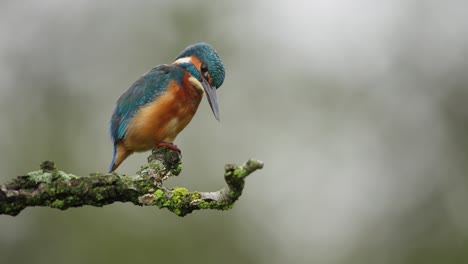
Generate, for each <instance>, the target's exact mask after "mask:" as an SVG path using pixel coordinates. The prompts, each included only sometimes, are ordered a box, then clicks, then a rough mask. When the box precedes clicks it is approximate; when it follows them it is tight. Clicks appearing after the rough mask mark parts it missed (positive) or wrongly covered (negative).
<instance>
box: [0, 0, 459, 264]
mask: <svg viewBox="0 0 468 264" xmlns="http://www.w3.org/2000/svg"><path fill="white" fill-rule="evenodd" d="M467 18H468V3H467V2H466V1H461V0H460V1H431V0H427V1H423V0H388V1H371V0H357V1H346V0H331V1H330V0H327V1H325V0H323V1H321V0H318V1H300V0H290V1H266V0H255V1H120V2H117V1H110V0H108V1H59V0H43V1H32V0H24V1H8V0H7V1H5V0H4V1H2V2H1V3H0V33H1V35H0V120H1V122H0V153H1V158H0V168H1V173H0V181H1V182H5V181H8V180H10V179H12V178H13V177H15V176H17V175H24V174H25V173H26V172H29V171H31V170H35V169H37V168H38V166H39V164H40V162H42V161H43V160H46V159H51V160H54V161H55V162H56V163H57V164H58V166H59V168H60V169H62V170H65V171H67V172H72V173H75V174H79V175H86V174H88V173H90V172H95V171H106V169H107V167H108V164H109V162H110V160H111V148H112V146H111V142H110V140H109V138H108V134H107V129H108V120H109V117H110V115H111V113H112V110H113V107H114V104H115V101H116V100H117V98H118V97H119V96H120V94H122V93H123V92H124V91H125V90H126V89H127V88H128V87H129V86H130V85H131V84H132V83H133V81H135V80H136V79H137V78H138V77H139V76H140V75H141V74H143V73H144V72H146V71H147V70H148V69H150V68H151V67H153V66H155V65H157V64H162V63H170V62H172V61H173V59H174V57H175V56H176V55H177V54H178V53H179V52H180V51H181V50H182V49H183V48H185V47H186V46H187V45H189V44H192V43H194V42H198V41H205V42H208V43H210V44H212V45H213V46H214V47H215V48H216V49H217V51H218V52H219V54H220V56H221V58H222V59H223V62H224V63H225V66H226V69H227V76H226V80H225V83H224V85H223V86H222V87H221V89H220V90H218V92H219V93H218V95H219V100H220V107H221V123H217V122H216V121H215V119H214V117H213V116H212V114H211V111H210V109H209V106H208V104H207V102H206V99H204V100H203V101H202V104H201V105H200V108H199V111H198V113H197V115H196V116H195V118H194V119H193V120H192V122H191V123H190V125H189V126H188V127H187V128H186V129H185V130H184V131H183V132H182V133H181V134H180V136H179V137H178V139H177V141H176V143H177V144H178V146H179V147H180V148H181V149H182V151H183V154H184V156H183V164H184V167H183V168H184V169H183V172H182V175H181V176H180V177H178V178H177V179H171V181H170V182H169V183H167V185H169V186H184V187H187V188H189V189H193V190H200V191H214V190H217V189H219V188H221V187H222V186H223V185H224V182H223V177H222V173H223V167H224V164H225V163H232V162H234V163H242V162H245V161H246V160H247V159H248V158H256V159H260V160H263V161H264V162H265V168H264V169H263V170H262V171H259V172H255V173H254V174H253V175H251V177H249V178H248V180H247V184H246V188H245V190H244V194H243V196H242V197H241V199H240V200H239V201H238V203H237V204H236V205H235V207H234V208H233V209H232V210H230V211H225V212H215V211H201V212H200V211H199V212H195V213H194V214H192V215H189V216H187V217H185V218H179V217H177V216H175V215H173V214H172V213H170V212H168V211H166V210H157V209H155V208H152V207H145V208H141V207H136V206H133V205H129V204H122V203H117V204H113V205H110V206H106V207H103V208H92V207H84V208H79V209H70V210H67V211H58V210H55V209H49V208H29V209H27V210H25V211H23V212H22V213H21V214H20V215H18V216H17V217H10V216H0V262H1V263H69V264H73V263H167V262H171V263H173V262H176V263H333V264H334V263H337V264H341V263H343V264H352V263H356V264H357V263H468V210H467V208H468V207H467V205H468V178H467V176H468V175H467V172H468V163H467V162H468V125H467V124H468V21H467V20H468V19H467ZM147 155H148V154H147V153H144V154H139V155H134V156H132V157H131V158H129V159H128V160H127V161H126V162H125V163H124V164H123V165H122V166H121V167H120V168H119V171H120V172H122V173H127V174H133V173H134V172H135V171H136V170H137V169H138V167H139V164H142V163H143V162H144V161H145V159H146V156H147Z"/></svg>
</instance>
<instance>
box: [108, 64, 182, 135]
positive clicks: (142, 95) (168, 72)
mask: <svg viewBox="0 0 468 264" xmlns="http://www.w3.org/2000/svg"><path fill="white" fill-rule="evenodd" d="M180 76H183V70H182V69H181V68H180V67H178V66H176V65H159V66H156V67H155V68H153V69H151V70H150V71H149V72H147V73H145V74H144V75H143V76H141V77H140V79H138V80H137V81H136V82H135V83H133V84H132V86H131V87H130V88H129V89H128V90H127V91H126V92H125V93H124V94H122V95H121V96H120V98H119V100H118V101H117V105H116V107H115V110H114V113H113V114H112V118H111V122H110V128H109V132H110V134H111V137H112V141H113V142H114V143H116V142H118V141H120V140H121V139H123V138H124V137H125V133H126V131H127V126H128V124H129V122H130V120H131V119H132V117H133V116H134V115H135V113H137V112H138V110H139V109H140V108H141V107H142V106H144V105H146V104H148V103H151V102H152V101H154V100H155V99H156V98H157V97H159V96H160V95H161V94H163V93H164V92H165V91H166V87H167V86H168V84H169V82H170V80H171V79H174V80H175V79H177V78H176V77H180Z"/></svg>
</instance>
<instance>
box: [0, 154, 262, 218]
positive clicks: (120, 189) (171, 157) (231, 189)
mask: <svg viewBox="0 0 468 264" xmlns="http://www.w3.org/2000/svg"><path fill="white" fill-rule="evenodd" d="M180 159H181V156H180V154H179V153H177V152H175V151H173V150H171V149H169V148H166V147H161V148H158V149H157V150H155V151H153V153H152V154H151V155H150V156H149V157H148V163H147V164H144V165H143V166H141V169H140V170H139V171H138V172H137V175H135V176H126V175H123V174H117V173H112V174H103V173H92V174H90V175H89V176H86V177H82V176H76V175H73V174H69V173H65V172H63V171H59V170H58V169H57V168H56V166H55V164H54V163H53V162H52V161H45V162H43V163H42V164H41V168H40V170H38V171H32V172H30V173H28V174H27V175H25V176H18V177H17V178H16V179H13V180H12V181H11V182H9V183H6V184H1V185H0V214H6V215H12V216H15V215H18V214H19V213H20V212H21V211H22V210H23V209H25V208H26V207H29V206H47V207H52V208H57V209H60V210H66V209H68V208H70V207H81V206H83V205H91V206H98V207H101V206H104V205H107V204H112V203H114V202H131V203H133V204H135V205H140V206H143V205H153V206H157V207H159V208H167V209H168V210H170V211H171V212H173V213H175V214H176V215H178V216H185V215H187V214H189V213H191V212H193V211H194V210H200V209H217V210H227V209H230V208H232V206H233V205H234V203H235V201H236V200H237V199H238V198H239V197H240V196H241V194H242V190H243V189H244V179H245V177H247V176H248V175H249V174H250V173H252V172H254V171H255V170H258V169H261V168H262V167H263V163H262V162H261V161H257V160H249V161H247V162H246V163H245V164H244V165H242V166H237V165H233V164H227V165H226V166H225V173H224V178H225V180H226V183H227V186H225V187H224V188H222V189H221V190H218V191H216V192H197V191H189V190H187V189H186V188H174V189H168V188H165V187H163V186H162V184H163V181H164V180H166V179H168V178H169V177H171V176H177V175H179V174H180V172H181V170H182V164H181V161H180Z"/></svg>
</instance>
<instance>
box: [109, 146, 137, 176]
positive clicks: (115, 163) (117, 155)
mask: <svg viewBox="0 0 468 264" xmlns="http://www.w3.org/2000/svg"><path fill="white" fill-rule="evenodd" d="M130 154H132V152H131V151H129V150H128V149H127V148H125V147H124V146H123V145H122V144H116V145H114V152H113V156H112V162H111V164H110V166H109V173H111V172H114V171H115V170H116V169H117V167H119V165H120V164H121V163H122V162H123V161H124V160H125V159H126V158H127V157H128V156H130Z"/></svg>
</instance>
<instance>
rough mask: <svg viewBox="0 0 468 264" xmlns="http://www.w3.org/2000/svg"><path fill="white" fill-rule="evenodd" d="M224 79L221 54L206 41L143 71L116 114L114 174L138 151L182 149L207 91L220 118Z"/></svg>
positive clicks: (112, 123) (111, 169) (113, 122)
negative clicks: (180, 144) (179, 141)
mask: <svg viewBox="0 0 468 264" xmlns="http://www.w3.org/2000/svg"><path fill="white" fill-rule="evenodd" d="M224 77H225V69H224V65H223V63H222V62H221V59H220V57H219V55H218V53H217V52H216V50H215V49H214V48H213V47H212V46H211V45H209V44H207V43H204V42H201V43H196V44H192V45H190V46H188V47H186V48H185V49H184V50H183V51H182V52H180V53H179V55H177V57H176V58H175V61H174V62H173V63H172V64H161V65H158V66H156V67H154V68H152V69H150V70H149V71H148V72H146V73H145V74H143V75H142V76H141V77H140V78H139V79H138V80H136V81H135V82H134V83H133V84H132V85H131V86H130V88H128V90H127V91H125V92H124V93H123V94H122V95H121V96H120V97H119V99H118V100H117V103H116V106H115V109H114V111H113V113H112V117H111V120H110V126H109V134H110V137H111V140H112V143H113V144H114V149H113V157H112V162H111V164H110V166H109V173H112V172H114V171H115V170H116V169H117V168H118V167H119V166H120V164H122V162H123V161H124V160H125V159H126V158H127V157H128V156H130V155H131V154H133V153H134V152H144V151H148V150H151V149H157V148H159V147H161V146H166V147H169V148H171V149H173V150H176V151H178V152H179V153H180V149H179V148H178V147H177V146H176V145H174V144H173V142H174V140H175V138H176V137H177V135H178V134H179V133H180V132H181V131H182V130H183V129H184V128H185V127H186V126H187V125H188V123H189V122H190V120H191V119H192V117H193V116H194V115H195V113H196V111H197V109H198V106H199V104H200V102H201V99H202V97H203V94H206V97H207V99H208V103H209V105H210V107H211V110H212V112H213V114H214V117H215V118H216V120H218V122H219V107H218V98H217V94H216V90H217V89H218V88H219V87H220V86H221V85H222V84H223V82H224Z"/></svg>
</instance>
